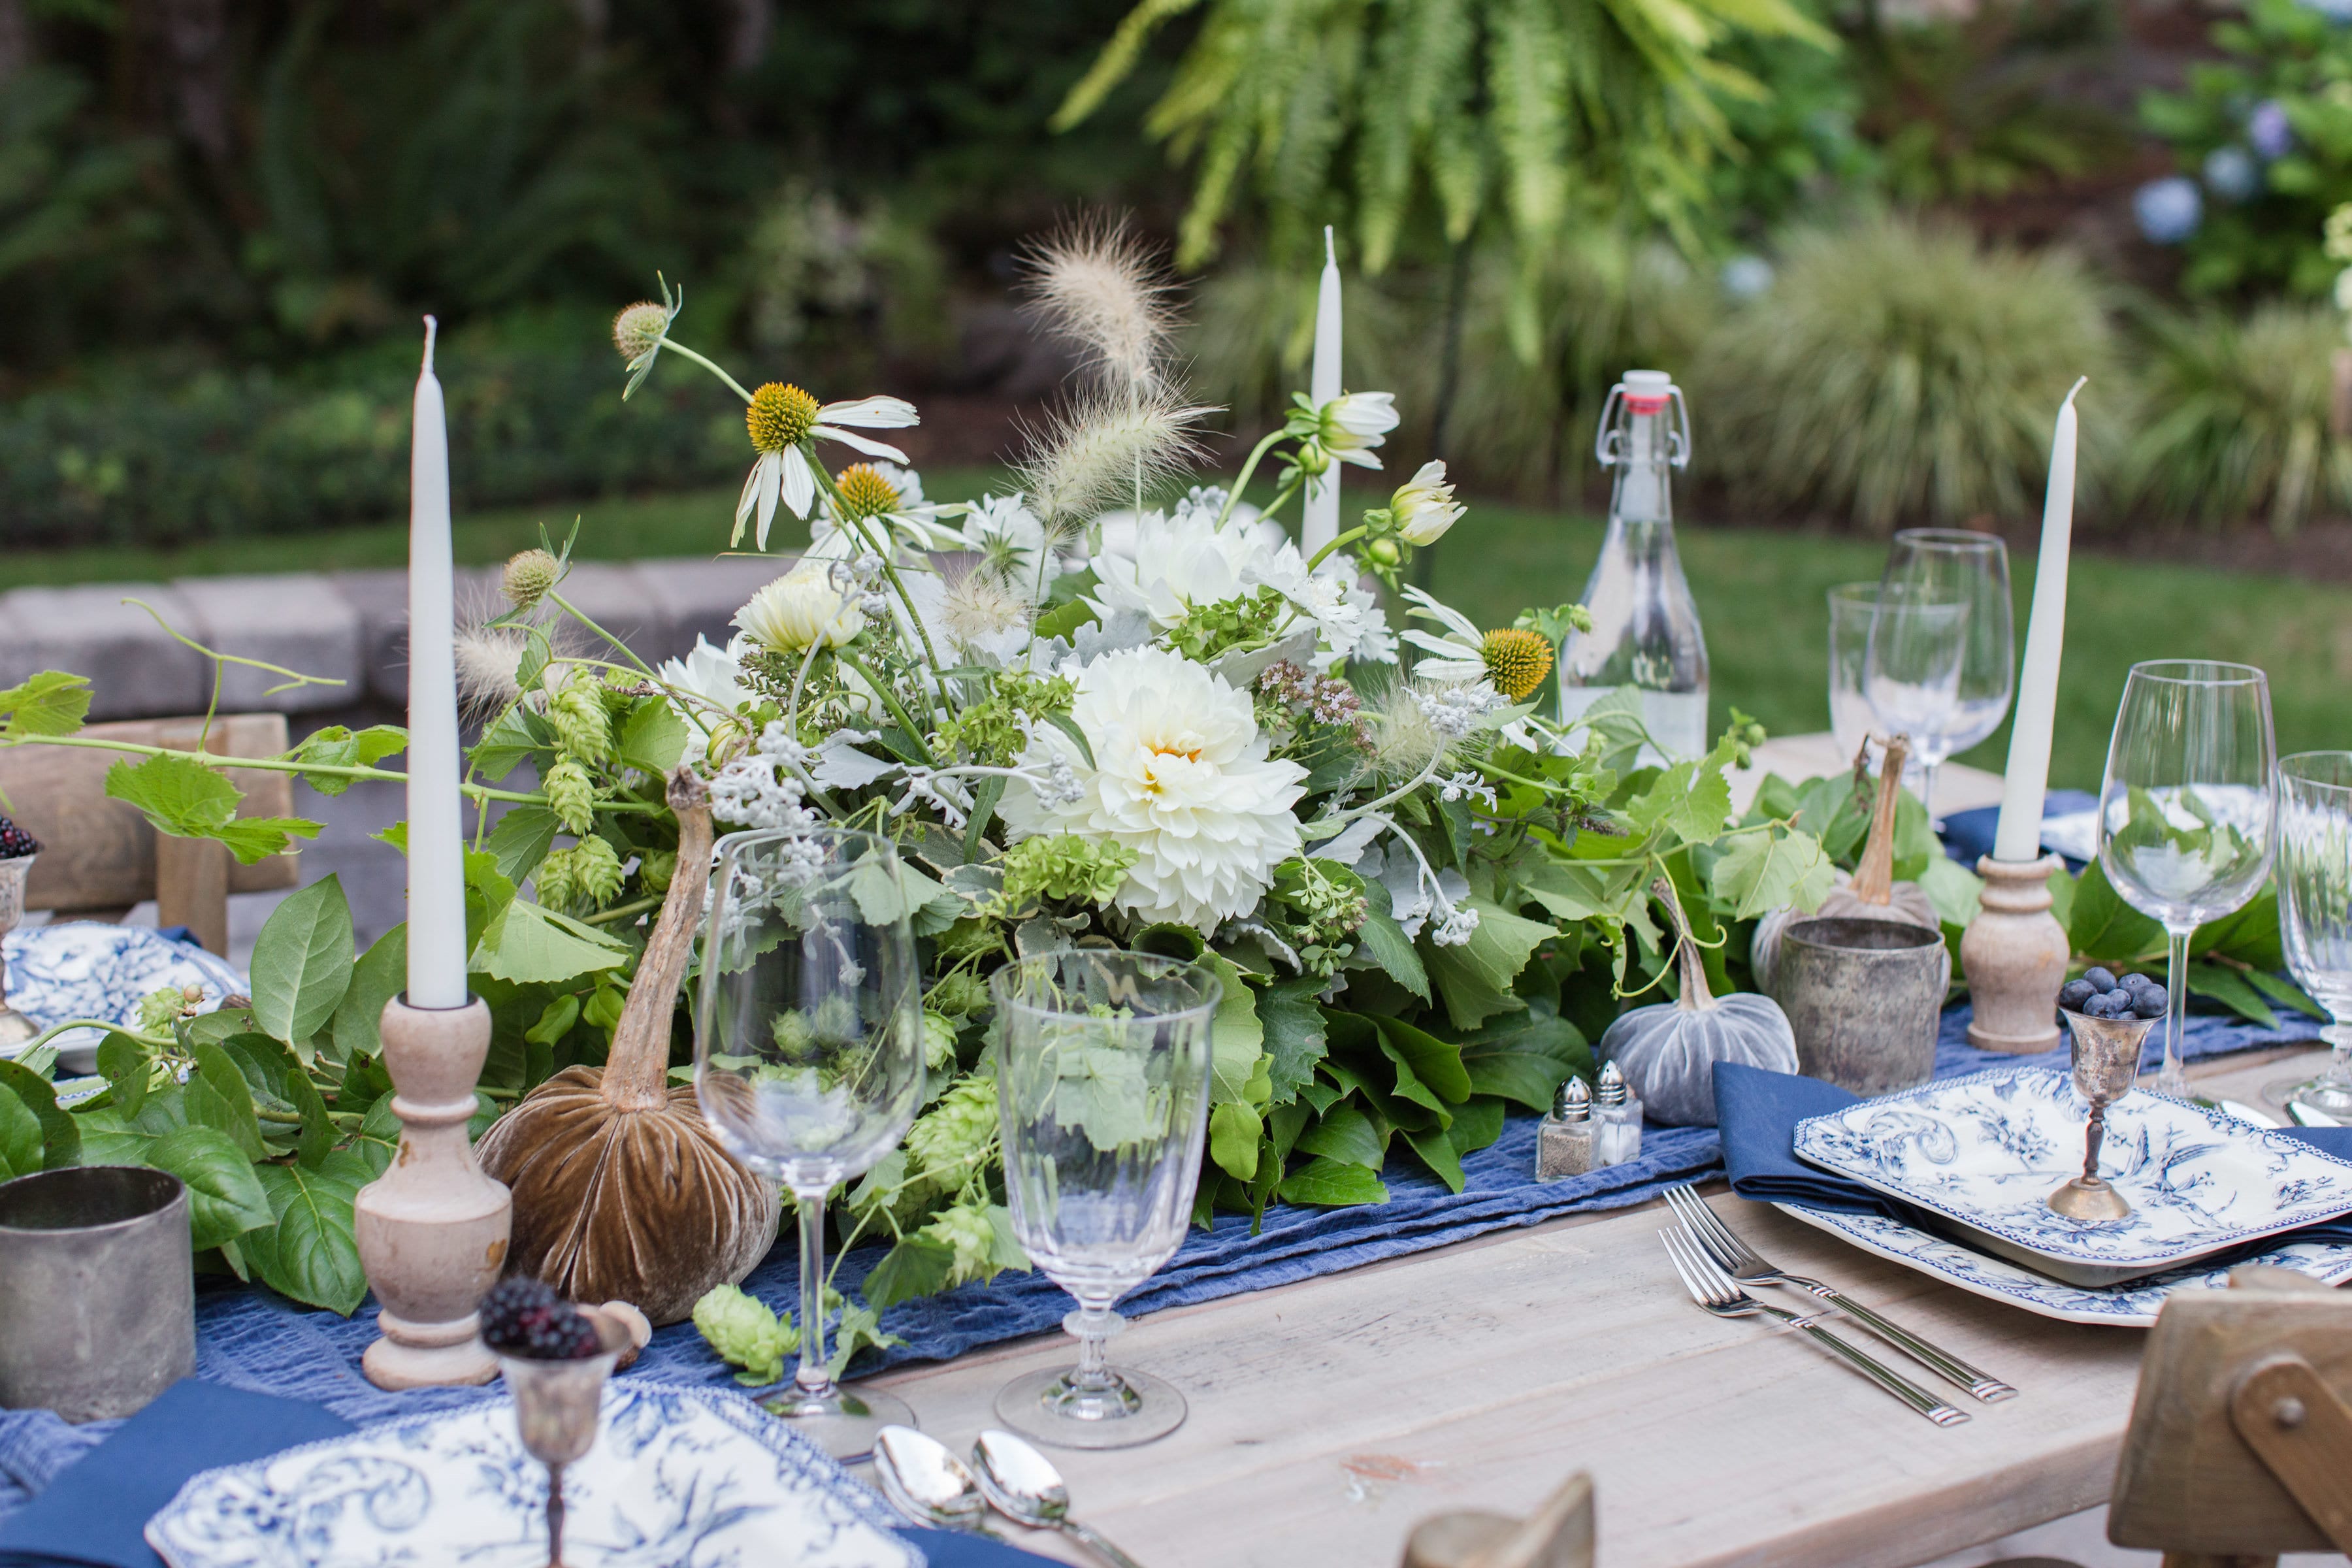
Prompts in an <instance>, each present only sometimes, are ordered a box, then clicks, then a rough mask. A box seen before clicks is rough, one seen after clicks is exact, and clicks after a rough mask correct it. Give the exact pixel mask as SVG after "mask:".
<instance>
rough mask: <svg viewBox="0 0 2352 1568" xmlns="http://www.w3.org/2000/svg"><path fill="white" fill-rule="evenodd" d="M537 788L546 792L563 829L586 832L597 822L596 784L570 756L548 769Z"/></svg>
mask: <svg viewBox="0 0 2352 1568" xmlns="http://www.w3.org/2000/svg"><path fill="white" fill-rule="evenodd" d="M540 788H541V789H542V790H544V791H545V792H546V794H547V804H548V805H549V806H550V807H551V808H552V809H553V810H554V812H555V820H556V821H558V822H560V823H562V824H563V830H564V831H565V832H567V833H585V832H587V831H588V830H589V829H590V828H591V827H593V826H595V825H596V785H595V784H594V783H593V781H592V780H590V778H589V777H588V770H587V769H586V768H583V767H582V766H581V765H580V764H579V763H575V762H573V761H572V759H571V758H570V757H566V758H564V759H563V760H562V762H560V763H556V764H555V765H554V766H553V767H551V768H550V769H548V770H547V777H546V778H544V779H542V780H541V782H540Z"/></svg>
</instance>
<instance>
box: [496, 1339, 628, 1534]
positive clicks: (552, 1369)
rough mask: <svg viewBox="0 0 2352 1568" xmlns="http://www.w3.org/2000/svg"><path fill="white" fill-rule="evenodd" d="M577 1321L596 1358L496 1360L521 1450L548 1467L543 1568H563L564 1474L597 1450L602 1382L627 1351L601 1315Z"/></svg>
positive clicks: (625, 1342) (507, 1357) (518, 1357)
mask: <svg viewBox="0 0 2352 1568" xmlns="http://www.w3.org/2000/svg"><path fill="white" fill-rule="evenodd" d="M582 1315H583V1317H585V1318H586V1319H587V1320H588V1322H589V1323H590V1325H591V1326H592V1327H593V1328H594V1330H595V1331H596V1339H597V1342H598V1343H599V1344H600V1345H601V1346H603V1349H602V1350H600V1351H599V1352H597V1353H595V1354H593V1355H585V1356H574V1357H571V1358H568V1359H564V1360H549V1359H544V1358H541V1357H537V1356H523V1355H505V1354H501V1355H500V1356H499V1373H501V1374H502V1375H503V1376H504V1378H505V1380H506V1385H507V1390H508V1392H509V1393H510V1394H513V1395H514V1402H515V1426H517V1427H518V1428H519V1429H520V1432H521V1434H522V1446H523V1447H524V1449H525V1450H526V1451H527V1452H529V1454H530V1457H531V1458H534V1459H537V1460H538V1461H539V1462H540V1463H541V1464H542V1465H545V1466H546V1467H547V1568H563V1468H564V1467H565V1466H566V1465H569V1464H571V1463H572V1461H573V1460H574V1459H578V1458H583V1457H584V1456H585V1455H586V1454H587V1452H588V1450H589V1449H591V1448H593V1447H595V1446H596V1428H597V1426H598V1424H599V1423H600V1421H601V1419H602V1417H603V1413H604V1382H605V1379H607V1378H609V1377H610V1376H611V1375H612V1373H613V1363H614V1362H616V1361H618V1360H619V1359H620V1357H621V1352H623V1351H625V1350H626V1349H628V1348H629V1335H628V1331H627V1330H625V1329H624V1328H623V1327H621V1325H620V1324H618V1323H616V1322H614V1321H611V1320H610V1319H608V1318H606V1317H604V1315H603V1314H601V1313H594V1312H587V1313H583V1314H582Z"/></svg>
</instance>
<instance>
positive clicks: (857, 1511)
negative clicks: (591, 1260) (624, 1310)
mask: <svg viewBox="0 0 2352 1568" xmlns="http://www.w3.org/2000/svg"><path fill="white" fill-rule="evenodd" d="M563 1502H564V1521H563V1558H564V1561H565V1562H566V1563H569V1564H571V1568H667V1565H669V1564H685V1563H691V1564H693V1568H784V1565H787V1564H790V1565H793V1568H922V1563H923V1556H922V1553H921V1552H918V1551H917V1550H915V1548H914V1547H912V1546H910V1545H909V1544H908V1542H905V1541H904V1540H902V1539H901V1538H899V1537H898V1536H896V1535H893V1534H891V1533H890V1525H891V1523H892V1522H893V1521H892V1519H891V1516H890V1514H889V1512H888V1510H887V1509H886V1508H885V1507H884V1506H883V1502H882V1500H881V1499H880V1498H879V1497H877V1496H876V1495H875V1493H873V1492H872V1491H870V1490H868V1489H866V1487H864V1486H863V1485H861V1484H859V1483H858V1482H857V1481H856V1480H854V1479H851V1478H850V1476H849V1475H848V1473H847V1472H845V1470H843V1469H842V1468H841V1467H840V1466H839V1465H836V1464H835V1463H834V1462H833V1460H832V1459H830V1458H827V1457H825V1455H824V1454H823V1453H822V1452H820V1451H819V1450H818V1449H817V1448H816V1447H814V1446H813V1445H811V1444H810V1443H809V1442H808V1441H807V1440H806V1439H804V1438H803V1437H801V1436H797V1435H795V1434H793V1433H792V1432H790V1431H788V1430H786V1429H785V1428H784V1426H782V1425H781V1424H780V1423H778V1422H776V1421H774V1420H773V1419H772V1418H770V1417H769V1416H767V1415H762V1414H761V1412H760V1411H759V1409H758V1408H757V1407H756V1406H754V1405H751V1403H750V1402H749V1401H747V1400H743V1399H740V1398H737V1397H735V1396H733V1395H731V1394H719V1393H714V1392H709V1391H706V1390H701V1389H683V1388H670V1387H664V1386H662V1385H660V1384H645V1383H634V1382H631V1383H614V1384H610V1385H609V1386H608V1387H607V1388H606V1389H605V1392H604V1428H603V1430H602V1432H601V1433H600V1434H599V1436H598V1437H597V1439H596V1447H594V1448H593V1449H592V1450H590V1452H589V1454H588V1456H587V1458H583V1459H581V1460H579V1461H578V1462H576V1463H574V1464H572V1465H571V1466H570V1467H568V1468H566V1469H565V1470H564V1472H563ZM546 1509H547V1471H546V1469H545V1468H543V1467H541V1464H540V1463H539V1461H538V1460H536V1459H534V1458H531V1457H530V1455H529V1454H527V1453H525V1452H524V1451H523V1447H522V1442H521V1439H520V1436H518V1435H517V1434H516V1431H515V1415H514V1402H513V1401H512V1400H510V1399H498V1400H489V1401H485V1402H484V1403H482V1404H479V1405H468V1406H467V1407H466V1408H464V1409H462V1410H453V1411H446V1412H444V1413H442V1414H440V1415H419V1416H415V1417H412V1418H410V1419H408V1420H404V1421H390V1422H385V1423H383V1424H382V1425H380V1426H370V1427H367V1428H365V1429H363V1430H362V1431H358V1432H354V1433H352V1434H350V1435H349V1436H342V1437H336V1438H331V1439H330V1440H328V1441H326V1442H323V1443H312V1444H310V1445H308V1446H307V1447H299V1448H291V1449H289V1450H288V1451H286V1452H285V1453H283V1454H278V1455H275V1456H273V1457H272V1458H267V1459H257V1460H255V1461H253V1462H252V1463H250V1464H244V1465H232V1466H230V1467H228V1468H225V1469H218V1470H206V1471H205V1472H204V1473H203V1474H201V1475H198V1476H195V1477H193V1478H191V1479H190V1480H189V1481H188V1483H187V1484H186V1485H185V1486H184V1487H182V1488H181V1489H180V1491H179V1495H178V1496H176V1497H174V1498H173V1500H171V1502H170V1503H169V1504H168V1505H166V1506H165V1508H164V1509H163V1512H161V1513H159V1514H157V1515H156V1516H155V1517H154V1518H153V1519H152V1520H150V1521H148V1524H147V1542H148V1544H149V1545H151V1546H152V1547H154V1549H155V1550H156V1551H157V1552H160V1553H162V1554H163V1561H164V1562H165V1563H169V1564H171V1568H320V1565H323V1564H332V1565H333V1568H425V1565H426V1564H433V1565H436V1568H438V1565H442V1564H464V1565H465V1568H542V1565H543V1564H544V1563H546V1562H547V1515H546Z"/></svg>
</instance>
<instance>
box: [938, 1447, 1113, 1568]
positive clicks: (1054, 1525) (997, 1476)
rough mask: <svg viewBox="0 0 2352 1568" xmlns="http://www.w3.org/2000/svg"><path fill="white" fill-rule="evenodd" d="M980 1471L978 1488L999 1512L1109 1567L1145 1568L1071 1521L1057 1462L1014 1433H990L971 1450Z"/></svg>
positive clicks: (1096, 1533)
mask: <svg viewBox="0 0 2352 1568" xmlns="http://www.w3.org/2000/svg"><path fill="white" fill-rule="evenodd" d="M971 1458H972V1462H973V1464H975V1465H977V1466H978V1467H979V1468H980V1489H981V1491H982V1493H983V1494H984V1495H985V1496H986V1497H987V1499H988V1500H989V1501H990V1502H991V1503H992V1504H994V1505H995V1508H996V1511H997V1512H999V1513H1001V1514H1003V1516H1004V1517H1005V1518H1007V1519H1009V1520H1011V1521H1013V1523H1015V1524H1025V1525H1027V1526H1028V1527H1029V1528H1030V1529H1032V1530H1058V1531H1061V1532H1062V1533H1063V1534H1064V1535H1066V1536H1068V1537H1069V1538H1070V1539H1071V1540H1073V1541H1075V1542H1077V1543H1078V1544H1079V1545H1081V1546H1083V1547H1085V1548H1086V1549H1087V1551H1089V1552H1093V1553H1094V1554H1095V1555H1096V1556H1097V1557H1099V1558H1101V1559H1102V1560H1103V1561H1104V1562H1106V1563H1109V1564H1110V1565H1111V1568H1142V1565H1141V1564H1140V1563H1137V1562H1136V1560H1135V1559H1134V1558H1132V1557H1129V1555H1128V1554H1127V1553H1126V1552H1121V1551H1120V1550H1119V1549H1118V1547H1116V1546H1114V1545H1112V1544H1111V1543H1110V1542H1108V1541H1107V1540H1105V1539H1104V1538H1103V1536H1102V1535H1101V1533H1100V1532H1099V1531H1096V1530H1094V1529H1092V1528H1091V1527H1089V1526H1087V1525H1083V1524H1080V1523H1079V1522H1078V1521H1076V1520H1075V1519H1072V1518H1071V1517H1070V1489H1069V1488H1067V1487H1066V1486H1064V1485H1063V1484H1062V1474H1061V1472H1060V1471H1059V1470H1056V1469H1055V1468H1054V1466H1053V1462H1052V1461H1051V1460H1049V1459H1047V1458H1045V1455H1043V1454H1041V1453H1039V1452H1038V1451H1037V1450H1036V1449H1034V1448H1033V1447H1030V1446H1029V1445H1028V1444H1026V1443H1024V1442H1023V1441H1022V1440H1021V1439H1020V1438H1018V1437H1015V1436H1013V1434H1012V1433H1010V1432H997V1431H987V1432H982V1434H981V1435H980V1441H979V1442H977V1443H974V1444H973V1445H972V1446H971Z"/></svg>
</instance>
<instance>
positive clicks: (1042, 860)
mask: <svg viewBox="0 0 2352 1568" xmlns="http://www.w3.org/2000/svg"><path fill="white" fill-rule="evenodd" d="M1135 861H1136V852H1135V851H1134V850H1133V849H1131V848H1129V847H1128V846H1126V845H1124V844H1121V843H1118V842H1117V841H1116V840H1114V839H1108V838H1086V837H1080V836H1079V835H1077V834H1076V833H1055V834H1048V835H1045V836H1044V837H1036V838H1024V839H1023V840H1022V841H1021V842H1020V843H1018V844H1016V845H1014V846H1013V847H1012V848H1010V849H1008V850H1006V851H1005V852H1004V858H1003V861H1001V862H1000V864H1001V865H1002V866H1003V868H1004V890H1003V892H1001V893H999V894H998V895H997V901H996V904H995V906H994V909H995V910H996V912H999V913H1004V912H1010V911H1013V910H1025V909H1027V908H1029V907H1030V906H1032V905H1034V904H1035V903H1037V902H1039V901H1040V900H1045V899H1056V900H1064V901H1066V902H1070V903H1082V904H1093V905H1096V906H1097V907H1099V906H1101V905H1105V904H1108V903H1109V902H1110V901H1111V900H1112V899H1113V898H1115V897H1117V896H1118V889H1119V884H1120V883H1122V882H1124V881H1126V880H1127V874H1128V872H1129V871H1130V870H1132V869H1133V868H1134V867H1135Z"/></svg>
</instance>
